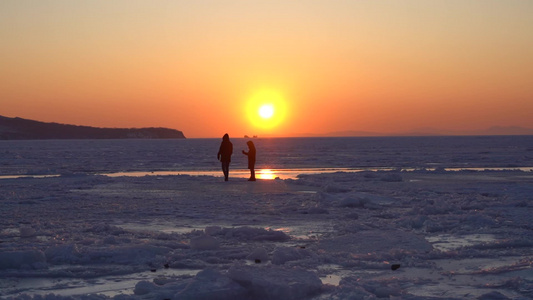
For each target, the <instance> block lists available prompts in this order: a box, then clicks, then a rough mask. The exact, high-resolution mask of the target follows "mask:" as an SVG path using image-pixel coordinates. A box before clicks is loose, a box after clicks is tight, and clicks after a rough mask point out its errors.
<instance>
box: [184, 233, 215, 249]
mask: <svg viewBox="0 0 533 300" xmlns="http://www.w3.org/2000/svg"><path fill="white" fill-rule="evenodd" d="M190 245H191V249H195V250H215V249H217V248H218V247H219V246H220V242H219V241H218V240H217V239H216V238H214V237H212V236H209V235H201V236H198V237H194V238H192V239H191V241H190Z"/></svg>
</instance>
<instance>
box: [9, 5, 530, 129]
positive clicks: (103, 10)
mask: <svg viewBox="0 0 533 300" xmlns="http://www.w3.org/2000/svg"><path fill="white" fill-rule="evenodd" d="M532 14H533V2H532V1H520V0H509V1H459V0H436V1H425V0H406V1H392V0H386V1H371V0H362V1H289V2H286V1H243V0H230V1H224V4H222V3H220V2H219V1H214V0H206V1H185V2H183V1H163V2H161V1H155V2H154V1H139V2H131V1H126V0H116V1H103V0H95V1H82V2H79V1H62V0H50V1H12V0H7V1H1V2H0V40H1V41H2V47H1V48H0V109H1V110H0V115H3V116H7V117H21V118H27V119H33V120H39V121H44V122H58V123H67V124H74V125H88V126H97V127H168V128H174V129H178V130H182V131H183V132H184V134H185V135H186V136H187V137H220V136H221V135H222V134H224V133H226V132H228V133H229V134H230V135H232V136H242V135H244V134H259V135H261V136H299V135H305V134H326V133H331V132H341V131H357V132H363V131H364V132H382V133H394V132H406V131H407V132H408V131H420V130H423V129H426V128H437V129H444V130H449V131H468V130H478V129H485V128H489V127H492V126H520V127H529V128H533V118H531V111H533V101H532V99H533V56H532V55H531V53H533V35H532V34H531V28H533V18H531V15H532ZM263 105H271V107H272V108H271V109H270V108H267V107H265V108H262V109H261V111H260V108H261V107H262V106H263ZM269 115H270V117H268V116H269Z"/></svg>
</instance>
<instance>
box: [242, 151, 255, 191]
mask: <svg viewBox="0 0 533 300" xmlns="http://www.w3.org/2000/svg"><path fill="white" fill-rule="evenodd" d="M246 144H247V145H248V152H245V151H244V150H242V154H244V155H247V156H248V169H250V179H248V181H255V145H254V142H252V141H248V142H246Z"/></svg>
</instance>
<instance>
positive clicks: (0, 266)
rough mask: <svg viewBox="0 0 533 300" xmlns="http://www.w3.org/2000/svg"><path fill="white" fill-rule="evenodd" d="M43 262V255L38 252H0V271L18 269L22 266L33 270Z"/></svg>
mask: <svg viewBox="0 0 533 300" xmlns="http://www.w3.org/2000/svg"><path fill="white" fill-rule="evenodd" d="M44 262H46V258H45V256H44V253H43V252H42V251H38V250H25V251H7V252H0V270H4V269H18V268H21V267H23V266H27V267H32V268H35V267H36V266H37V265H38V264H39V263H44Z"/></svg>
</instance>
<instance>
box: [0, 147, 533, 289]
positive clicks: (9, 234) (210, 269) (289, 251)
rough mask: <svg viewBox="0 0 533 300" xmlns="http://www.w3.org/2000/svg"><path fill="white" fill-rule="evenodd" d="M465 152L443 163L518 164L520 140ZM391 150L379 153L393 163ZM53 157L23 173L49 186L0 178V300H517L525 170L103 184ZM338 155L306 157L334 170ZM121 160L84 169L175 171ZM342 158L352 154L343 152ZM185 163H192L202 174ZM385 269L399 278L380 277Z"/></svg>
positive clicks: (26, 155)
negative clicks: (45, 299) (44, 298)
mask: <svg viewBox="0 0 533 300" xmlns="http://www.w3.org/2000/svg"><path fill="white" fill-rule="evenodd" d="M57 142H58V143H59V141H57ZM80 142H82V143H85V141H80ZM203 142H204V143H206V142H207V141H203ZM261 142H263V143H265V144H266V143H267V141H261ZM32 143H33V144H32ZM36 143H38V142H37V141H34V142H29V141H28V142H26V144H25V145H26V146H25V147H27V146H28V145H30V144H32V145H33V146H32V147H33V149H34V151H36V149H43V147H38V146H37V144H36ZM126 143H129V142H126ZM136 143H139V142H136ZM216 143H218V140H217V141H216ZM216 143H214V144H216ZM237 143H238V142H235V144H237ZM380 143H382V142H381V141H380ZM52 144H53V143H52ZM104 144H110V145H112V146H113V147H111V146H110V147H111V148H113V149H115V150H116V149H118V147H119V146H118V145H117V144H114V143H111V142H109V141H108V142H104ZM258 144H260V142H256V145H258ZM4 145H5V144H4ZM20 145H21V144H17V143H15V145H12V144H10V147H5V148H3V149H4V150H2V151H3V152H4V153H5V152H8V153H7V155H5V156H10V155H11V156H13V154H14V153H15V152H16V151H19V155H20V157H21V158H19V159H20V160H21V161H20V162H19V163H18V164H17V163H16V158H13V157H11V158H10V159H9V160H6V159H5V158H2V161H1V163H2V165H1V166H7V168H8V169H9V170H11V172H7V171H5V170H4V169H3V171H2V172H3V174H21V173H25V172H26V171H24V170H29V168H28V166H30V161H31V159H30V158H31V157H32V155H34V156H38V154H36V153H33V152H31V151H29V150H25V151H27V152H25V151H22V150H21V148H20V147H21V146H20ZM76 145H77V144H76ZM520 145H521V146H520ZM99 146H101V145H99ZM305 146H306V147H307V148H308V147H309V146H308V145H305ZM337 146H338V145H337ZM17 147H18V148H17ZM143 147H148V148H149V146H146V145H145V146H143ZM271 147H274V146H271ZM283 147H285V148H288V146H287V144H284V146H283ZM293 147H296V146H293ZM367 147H369V148H371V147H370V146H367ZM477 147H481V146H479V145H477V144H475V145H473V146H472V147H471V149H473V150H472V151H473V152H475V153H474V154H471V153H470V152H469V151H467V149H464V148H461V151H460V153H459V154H458V156H459V157H463V158H467V157H471V158H472V160H470V164H469V165H470V166H472V165H476V164H477V166H489V165H490V166H491V167H510V165H513V167H527V166H531V158H532V155H533V152H532V149H533V148H532V146H531V143H530V140H527V139H526V140H525V141H519V142H516V145H514V146H509V143H501V144H500V145H496V146H494V148H493V149H491V150H490V151H492V156H491V153H489V154H480V152H483V151H480V150H479V149H478V148H477ZM23 148H24V147H23ZM75 148H76V147H70V148H69V150H68V151H74V150H72V149H75ZM82 148H83V147H81V146H80V149H82ZM97 148H98V149H102V147H97ZM141 148H142V147H141ZM215 148H216V147H215ZM393 148H394V147H393V146H391V147H390V149H389V150H388V149H384V150H383V151H382V152H386V153H388V154H390V153H395V152H394V151H393V150H392V149H393ZM509 148H510V149H514V150H512V155H511V156H508V155H510V154H508V153H507V152H505V151H504V150H505V149H509ZM6 149H7V150H6ZM47 149H48V148H46V147H44V152H45V153H48V151H51V150H49V149H48V150H47ZM172 149H174V148H173V147H171V148H170V149H166V148H165V149H164V152H165V153H170V152H172V151H173V150H172ZM258 149H260V148H259V147H258ZM328 149H329V148H327V147H325V146H324V149H322V150H321V151H329V150H328ZM501 149H503V150H501ZM93 150H94V149H93ZM54 151H55V152H56V154H57V156H53V155H51V156H49V157H48V156H46V155H45V157H48V158H47V159H44V160H43V162H42V164H41V165H39V164H35V166H33V167H32V168H31V169H32V171H33V172H31V173H34V174H35V173H41V174H44V173H49V174H54V173H60V174H63V175H62V176H60V177H50V178H19V179H2V180H1V181H0V185H1V186H0V189H1V191H2V193H1V194H0V201H1V203H2V204H1V206H0V226H1V227H0V297H3V298H6V299H10V298H15V299H17V298H20V299H26V298H28V297H26V296H25V295H28V296H29V298H30V299H31V298H32V297H38V295H46V294H54V295H55V296H49V297H50V299H56V298H57V299H64V298H62V297H72V298H75V299H78V298H80V297H81V295H87V294H89V299H91V298H94V299H102V298H117V299H124V298H126V299H127V298H133V299H167V298H168V299H201V298H203V299H365V298H366V299H374V298H394V297H400V298H403V299H433V298H436V299H464V298H466V299H477V298H479V297H482V298H483V297H484V298H483V299H494V298H497V297H501V298H502V299H505V298H503V297H507V298H509V299H530V298H532V297H533V270H532V260H533V252H532V250H531V249H532V246H533V233H532V222H531V215H532V201H531V200H532V198H533V184H532V183H533V174H532V173H531V172H520V171H480V172H474V171H444V169H443V168H447V167H457V165H453V164H452V163H450V162H451V161H453V160H457V161H459V159H458V158H457V156H453V155H451V154H449V155H450V156H446V159H441V161H442V165H441V167H442V168H438V169H437V170H433V171H427V170H425V169H424V168H426V167H428V168H429V167H430V166H431V164H426V161H429V160H431V161H433V162H434V161H435V157H436V156H438V155H437V154H438V153H437V151H435V152H434V153H432V152H431V151H428V153H429V154H428V155H429V156H433V157H431V159H429V158H428V157H427V156H424V155H422V154H418V155H419V156H420V157H421V158H420V164H419V165H416V164H414V162H415V159H414V156H413V157H411V158H407V159H405V161H408V162H409V163H408V164H406V165H405V166H399V167H405V168H407V167H415V169H416V170H415V171H410V172H401V171H396V170H390V171H379V172H375V171H363V172H355V173H348V172H339V173H331V174H318V175H303V176H300V177H299V178H298V179H286V180H259V181H257V182H248V181H246V180H245V179H244V178H230V181H229V182H224V181H223V180H221V178H218V177H211V176H187V175H179V176H177V175H154V176H142V177H126V176H125V177H108V176H98V175H92V174H93V172H94V171H95V170H94V169H90V170H86V172H80V171H79V169H78V168H79V166H80V165H81V164H80V165H78V163H75V162H74V161H69V160H68V159H67V162H63V160H62V157H63V156H68V155H66V154H65V152H62V151H60V150H59V149H56V150H54ZM54 151H51V152H54ZM65 151H67V150H65ZM80 151H81V150H80ZM102 151H103V152H104V153H106V152H105V149H104V150H102ZM161 151H163V150H161ZM272 151H278V150H275V149H274V150H272ZM284 151H285V150H284ZM315 151H316V150H315ZM442 151H444V152H445V153H446V152H447V150H446V149H444V150H442ZM281 152H283V151H281V150H279V151H278V153H281ZM295 152H299V150H298V151H295ZM348 152H349V149H346V150H343V151H340V152H339V155H340V156H337V157H335V156H329V157H328V158H325V157H322V156H321V155H322V154H321V155H317V157H319V158H318V161H325V160H328V159H331V160H335V159H337V161H340V160H342V159H343V158H345V157H346V156H347V153H348ZM407 152H409V153H411V154H412V153H413V151H407ZM451 152H452V151H451V150H450V152H449V153H451ZM485 152H486V151H485ZM80 153H85V152H80ZM320 153H322V152H319V154H320ZM129 155H132V157H130V160H129V161H130V162H131V163H130V164H128V163H126V162H124V163H122V165H121V167H119V164H117V163H116V159H115V157H114V156H113V155H111V153H109V156H110V157H111V158H110V159H109V161H107V160H106V159H103V161H101V160H95V163H93V164H92V165H95V166H98V165H100V166H104V167H97V168H98V169H100V171H106V170H104V169H105V166H108V167H109V168H108V170H107V171H110V172H112V171H120V170H126V169H128V168H127V167H128V166H131V165H132V164H138V165H139V166H140V165H144V166H145V168H148V167H150V166H151V165H152V162H154V161H157V160H161V165H163V162H164V161H166V163H167V164H172V163H176V164H178V163H179V164H185V162H182V161H181V160H179V159H178V156H176V157H157V156H156V155H154V156H148V157H147V158H143V157H144V156H143V155H144V154H141V153H139V154H136V155H133V154H129ZM184 155H186V154H185V152H184V151H182V152H180V156H184ZM287 155H293V152H290V151H288V152H287ZM380 155H385V154H383V153H381V154H375V155H374V157H375V160H376V161H380V160H382V161H390V160H391V158H386V157H381V156H380ZM5 156H3V157H5ZM304 156H305V155H304ZM353 156H354V157H357V156H358V153H357V152H356V151H355V150H353ZM405 156H408V155H407V154H405ZM503 156H505V157H506V159H505V163H503V162H500V160H501V161H504V160H503V159H502V157H503ZM513 156H516V157H517V158H516V159H512V157H513ZM104 157H105V155H104ZM201 157H202V158H201V159H198V161H200V162H199V163H198V162H197V163H196V164H195V166H197V165H201V164H202V163H203V156H201ZM308 157H309V158H310V157H311V155H310V154H309V155H308ZM475 157H478V158H479V159H480V160H482V161H483V162H485V165H481V164H478V162H476V161H475V160H474V159H473V158H475ZM67 158H68V157H67ZM359 158H360V157H359ZM368 158H369V159H370V158H371V156H370V154H368ZM91 159H95V158H91ZM206 159H207V158H206ZM182 160H183V159H182ZM234 160H235V162H234V163H235V165H236V166H238V165H239V164H240V162H239V160H238V158H237V157H236V158H235V159H234ZM515 162H520V163H515ZM214 163H216V162H214ZM456 163H457V162H456ZM115 164H116V166H117V167H116V168H115V167H113V166H114V165H115ZM318 165H320V163H318ZM43 166H48V168H49V170H48V171H46V172H45V171H44V167H43ZM311 166H312V167H316V165H307V167H311ZM376 166H378V165H377V164H376ZM381 166H383V167H385V166H386V165H381ZM89 167H90V166H89V165H87V167H86V168H87V169H89ZM268 167H271V166H270V165H268ZM274 167H275V166H272V168H274ZM300 167H305V166H303V165H302V166H300ZM318 167H324V166H322V165H320V166H318ZM335 167H342V165H341V166H335ZM195 168H196V167H195ZM74 169H76V170H74ZM17 170H18V171H17ZM58 170H62V171H60V172H57V171H58ZM130 170H131V169H130ZM13 171H15V172H13ZM137 171H150V169H142V168H140V169H137ZM26 173H30V172H26ZM393 265H399V266H400V267H399V268H398V269H396V270H392V269H391V267H392V266H393Z"/></svg>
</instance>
